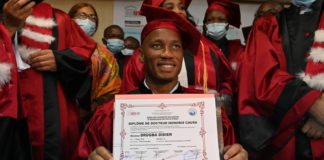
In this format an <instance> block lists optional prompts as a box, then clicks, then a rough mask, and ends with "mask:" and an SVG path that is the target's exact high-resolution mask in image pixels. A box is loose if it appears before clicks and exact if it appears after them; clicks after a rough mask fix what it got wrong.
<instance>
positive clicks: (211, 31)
mask: <svg viewBox="0 0 324 160" xmlns="http://www.w3.org/2000/svg"><path fill="white" fill-rule="evenodd" d="M227 26H228V24H227V23H211V24H207V25H206V28H207V32H206V33H207V36H208V37H210V38H213V39H214V40H220V39H222V38H223V37H224V36H225V35H226V32H227V29H226V28H227Z"/></svg>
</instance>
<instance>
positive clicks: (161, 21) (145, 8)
mask: <svg viewBox="0 0 324 160" xmlns="http://www.w3.org/2000/svg"><path fill="white" fill-rule="evenodd" d="M141 14H142V15H143V16H146V20H147V24H146V25H145V27H144V28H143V31H142V33H141V41H142V42H143V41H144V39H145V38H146V36H147V35H148V34H149V33H151V32H152V31H154V30H156V29H159V28H167V29H171V30H174V31H176V32H178V33H180V34H181V35H182V41H183V45H184V48H187V49H189V50H191V51H192V53H196V51H197V49H198V46H199V42H200V38H201V33H200V32H199V31H198V30H197V29H196V27H195V26H193V25H192V24H191V23H190V22H189V21H188V20H187V19H186V18H184V17H182V16H181V15H179V14H177V13H175V12H173V11H169V10H166V9H163V8H160V7H153V6H151V5H146V4H143V5H142V8H141Z"/></svg>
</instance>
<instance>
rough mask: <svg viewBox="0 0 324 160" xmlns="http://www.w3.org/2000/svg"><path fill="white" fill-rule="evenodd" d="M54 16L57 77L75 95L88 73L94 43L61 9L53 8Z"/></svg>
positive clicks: (94, 46)
mask: <svg viewBox="0 0 324 160" xmlns="http://www.w3.org/2000/svg"><path fill="white" fill-rule="evenodd" d="M55 16H56V21H57V24H58V27H57V29H58V31H57V32H58V42H57V46H55V47H54V49H53V52H54V55H55V60H56V64H57V73H58V78H59V80H60V82H61V84H62V86H63V87H64V88H65V89H66V90H67V91H68V92H69V93H71V94H72V95H73V96H75V93H77V92H78V89H79V88H80V86H81V85H82V84H83V82H84V81H85V79H86V78H87V76H88V75H89V71H90V57H91V55H92V53H93V51H94V50H95V48H96V43H95V42H94V41H93V40H92V39H91V38H90V37H89V36H88V35H86V34H85V33H84V32H83V31H82V29H81V28H80V27H79V26H78V25H77V24H76V23H75V22H74V21H72V20H71V19H70V18H69V17H68V15H66V14H65V13H63V12H62V11H60V10H55ZM55 48H57V49H56V50H55Z"/></svg>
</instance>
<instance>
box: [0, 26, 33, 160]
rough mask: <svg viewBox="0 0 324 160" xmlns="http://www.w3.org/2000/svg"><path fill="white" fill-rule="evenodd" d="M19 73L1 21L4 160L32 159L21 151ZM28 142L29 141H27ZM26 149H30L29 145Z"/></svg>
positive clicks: (0, 115) (0, 105)
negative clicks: (19, 134)
mask: <svg viewBox="0 0 324 160" xmlns="http://www.w3.org/2000/svg"><path fill="white" fill-rule="evenodd" d="M18 112H19V110H18V71H17V65H16V59H15V55H14V50H13V45H12V43H11V36H10V33H9V31H8V30H7V28H6V27H5V26H4V25H3V24H2V22H1V21H0V155H1V159H2V160H11V159H17V160H20V159H21V160H23V159H30V158H31V157H30V155H28V152H25V153H27V155H26V154H25V153H24V152H23V151H22V150H20V149H21V147H24V146H23V145H24V144H23V140H22V139H19V136H18V132H19V128H18V126H19V124H18V119H19V117H18ZM27 142H28V141H27ZM25 149H29V147H28V144H27V146H25Z"/></svg>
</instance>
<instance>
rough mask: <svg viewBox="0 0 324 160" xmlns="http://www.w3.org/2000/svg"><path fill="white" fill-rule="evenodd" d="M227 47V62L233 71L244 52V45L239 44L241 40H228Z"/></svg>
mask: <svg viewBox="0 0 324 160" xmlns="http://www.w3.org/2000/svg"><path fill="white" fill-rule="evenodd" d="M228 49H229V52H228V53H229V54H228V56H229V57H228V62H229V64H230V66H231V68H232V69H233V70H234V71H236V69H237V68H238V66H239V64H240V62H241V58H242V53H243V52H244V46H243V45H242V44H241V40H229V41H228Z"/></svg>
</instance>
